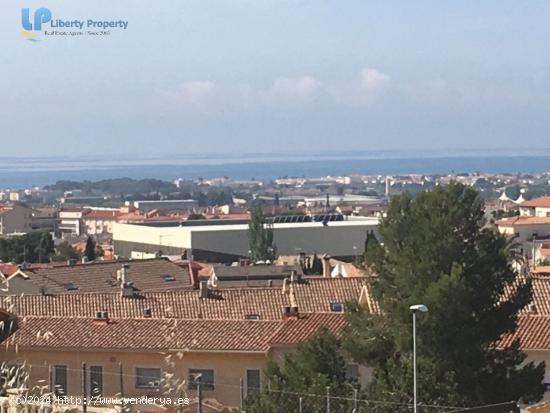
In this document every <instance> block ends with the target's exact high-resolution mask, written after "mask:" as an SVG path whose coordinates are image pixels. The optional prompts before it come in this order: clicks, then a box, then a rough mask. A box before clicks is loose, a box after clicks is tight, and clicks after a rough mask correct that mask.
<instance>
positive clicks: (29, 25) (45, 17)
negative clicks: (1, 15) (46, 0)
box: [21, 7, 52, 42]
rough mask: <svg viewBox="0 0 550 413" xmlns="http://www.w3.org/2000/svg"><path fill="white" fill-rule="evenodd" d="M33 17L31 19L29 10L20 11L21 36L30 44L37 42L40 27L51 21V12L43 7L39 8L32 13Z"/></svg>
mask: <svg viewBox="0 0 550 413" xmlns="http://www.w3.org/2000/svg"><path fill="white" fill-rule="evenodd" d="M33 17H34V18H33V19H31V13H30V11H29V9H21V25H22V26H23V30H21V34H22V35H23V37H25V38H26V39H27V40H30V41H31V42H38V41H39V37H40V32H41V31H42V25H43V24H45V23H48V22H49V21H50V20H51V19H52V12H51V11H50V10H49V9H46V8H45V7H41V8H39V9H37V10H36V11H35V12H34V16H33Z"/></svg>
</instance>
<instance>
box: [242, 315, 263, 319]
mask: <svg viewBox="0 0 550 413" xmlns="http://www.w3.org/2000/svg"><path fill="white" fill-rule="evenodd" d="M244 318H245V319H247V320H259V319H260V315H259V314H247V315H246V316H245V317H244Z"/></svg>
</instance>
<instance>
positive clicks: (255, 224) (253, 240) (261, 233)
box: [248, 208, 275, 262]
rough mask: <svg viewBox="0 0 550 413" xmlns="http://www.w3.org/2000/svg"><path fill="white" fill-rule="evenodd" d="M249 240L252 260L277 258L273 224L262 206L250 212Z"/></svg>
mask: <svg viewBox="0 0 550 413" xmlns="http://www.w3.org/2000/svg"><path fill="white" fill-rule="evenodd" d="M248 242H249V246H250V255H251V258H252V261H254V262H258V261H273V260H274V259H275V248H274V246H273V226H272V225H271V224H269V223H268V222H267V221H266V219H265V217H264V214H263V212H262V210H261V209H260V208H254V209H253V210H252V211H251V212H250V222H249V224H248Z"/></svg>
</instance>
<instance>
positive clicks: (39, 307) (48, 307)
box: [3, 288, 290, 320]
mask: <svg viewBox="0 0 550 413" xmlns="http://www.w3.org/2000/svg"><path fill="white" fill-rule="evenodd" d="M220 295H221V298H220V299H217V298H207V299H201V298H200V297H199V291H197V290H180V291H165V292H151V293H142V294H141V295H140V296H138V297H135V298H123V297H121V296H120V293H104V294H64V295H57V296H40V295H24V296H9V297H5V298H4V301H3V302H4V305H3V307H4V308H12V310H11V311H12V312H14V313H15V314H17V315H19V316H34V317H41V316H49V317H71V318H93V317H95V315H96V312H97V311H107V312H108V314H109V317H111V318H143V317H144V310H145V309H150V310H151V316H152V318H181V319H201V318H202V319H220V320H244V319H245V318H246V316H247V315H250V314H258V315H259V316H260V319H262V320H279V319H281V317H282V314H283V307H285V306H288V305H290V300H289V298H288V295H283V294H282V292H281V289H280V288H256V289H254V288H251V289H228V290H224V291H223V292H222V293H221V294H220Z"/></svg>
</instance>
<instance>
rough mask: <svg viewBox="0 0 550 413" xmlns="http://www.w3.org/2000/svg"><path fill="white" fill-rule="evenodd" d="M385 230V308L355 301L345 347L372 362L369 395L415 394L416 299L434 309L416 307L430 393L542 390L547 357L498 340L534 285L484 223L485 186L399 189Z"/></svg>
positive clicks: (487, 399) (423, 388) (507, 395)
mask: <svg viewBox="0 0 550 413" xmlns="http://www.w3.org/2000/svg"><path fill="white" fill-rule="evenodd" d="M380 235H381V237H382V239H383V241H384V244H383V246H381V247H380V248H376V251H375V252H374V253H372V256H369V260H370V263H371V264H372V265H373V268H374V269H375V271H376V273H377V274H378V277H376V279H374V281H372V283H373V291H374V294H375V296H376V298H377V299H378V301H379V303H380V307H381V312H380V314H369V313H368V312H367V311H366V310H364V309H360V308H355V311H352V312H351V313H350V316H349V319H350V323H349V326H348V329H347V330H346V332H345V348H346V349H348V351H349V352H350V353H351V354H352V355H353V357H354V358H355V360H356V361H358V362H360V363H365V364H368V365H370V366H372V367H374V380H373V382H372V385H371V386H370V387H371V388H370V389H369V395H370V396H371V397H373V398H378V399H380V400H392V401H400V402H405V403H410V402H411V393H412V392H411V389H412V374H411V357H412V356H411V347H412V345H411V342H412V338H411V324H412V321H411V313H410V310H409V306H410V305H413V304H419V303H422V304H425V305H427V306H428V308H429V309H430V311H429V313H428V314H423V315H422V316H421V317H418V329H417V331H418V332H417V340H418V341H417V344H418V349H419V355H420V357H419V360H418V368H419V371H420V372H421V374H420V375H419V394H420V395H421V400H422V401H423V402H424V403H430V404H444V405H455V406H456V405H483V404H490V403H497V402H504V401H510V400H518V399H522V400H523V401H524V402H526V403H529V402H533V401H536V400H538V399H540V398H541V396H542V394H543V393H544V386H543V385H542V378H543V375H544V363H541V364H538V365H535V364H533V363H525V359H526V355H525V353H523V352H522V351H520V349H519V347H518V344H517V343H514V344H513V345H511V346H509V347H507V348H499V347H497V346H496V345H495V343H497V342H498V340H499V338H500V337H501V336H502V335H503V334H505V333H508V332H511V331H513V330H514V329H515V328H516V327H517V317H518V313H519V311H520V310H521V309H523V308H524V307H525V306H526V305H527V304H528V303H529V302H530V300H531V294H532V291H531V285H530V283H528V282H524V281H522V280H521V279H519V278H518V276H517V274H516V272H515V271H514V270H513V268H512V266H511V262H510V253H509V250H508V243H507V241H506V239H505V238H503V237H502V236H501V235H500V234H498V233H497V232H496V231H494V230H493V229H492V228H490V227H488V226H486V225H485V219H484V211H483V207H482V202H481V201H480V198H479V196H478V193H477V192H476V191H475V190H474V189H472V188H470V187H467V186H464V185H461V184H458V183H455V182H453V183H451V184H450V185H448V186H447V187H445V188H443V187H437V188H435V189H433V190H431V191H422V192H420V193H419V194H418V195H417V197H416V198H415V199H413V198H412V197H411V196H410V195H408V194H402V195H399V196H396V197H394V198H392V201H391V204H390V206H389V209H388V213H387V217H386V218H384V219H383V220H382V222H381V224H380ZM367 253H369V251H367ZM369 255H370V254H369ZM505 292H507V293H508V295H506V296H505ZM504 297H506V298H504ZM380 411H385V410H384V409H380ZM387 411H400V410H399V409H397V408H395V407H392V408H391V409H388V410H387ZM403 411H407V409H404V410H403Z"/></svg>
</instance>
